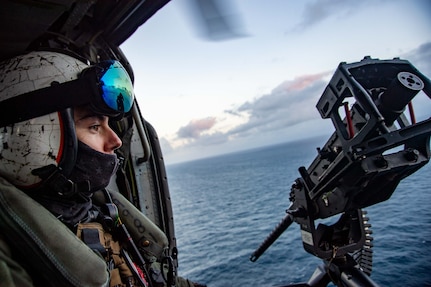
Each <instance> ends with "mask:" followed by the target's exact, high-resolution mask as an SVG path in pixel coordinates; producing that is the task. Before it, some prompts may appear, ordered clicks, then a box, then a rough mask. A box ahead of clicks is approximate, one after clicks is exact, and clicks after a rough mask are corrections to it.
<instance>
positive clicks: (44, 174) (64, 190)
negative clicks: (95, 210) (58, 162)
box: [32, 164, 90, 198]
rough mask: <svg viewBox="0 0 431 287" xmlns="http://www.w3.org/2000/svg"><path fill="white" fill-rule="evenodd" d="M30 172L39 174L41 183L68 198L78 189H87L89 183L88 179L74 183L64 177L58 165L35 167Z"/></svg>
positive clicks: (88, 188)
mask: <svg viewBox="0 0 431 287" xmlns="http://www.w3.org/2000/svg"><path fill="white" fill-rule="evenodd" d="M32 174H34V175H37V176H39V177H40V178H41V179H42V180H43V185H44V186H47V187H48V188H49V190H52V191H54V192H55V193H56V194H57V195H59V196H61V197H66V198H70V197H72V196H74V195H75V194H77V193H78V192H80V191H89V190H90V183H89V182H88V181H85V182H82V183H78V184H77V183H75V182H73V181H71V180H70V179H68V178H66V177H65V176H64V175H63V173H62V169H61V168H60V167H56V166H55V165H53V164H50V165H47V166H44V167H41V168H38V169H35V170H33V171H32Z"/></svg>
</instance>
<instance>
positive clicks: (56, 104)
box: [0, 51, 134, 189]
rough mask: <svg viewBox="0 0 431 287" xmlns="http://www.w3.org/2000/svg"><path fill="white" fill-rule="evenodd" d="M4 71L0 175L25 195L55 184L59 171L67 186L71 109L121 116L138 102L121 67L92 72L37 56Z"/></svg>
mask: <svg viewBox="0 0 431 287" xmlns="http://www.w3.org/2000/svg"><path fill="white" fill-rule="evenodd" d="M118 68H120V69H118ZM0 71H1V74H0V127H1V133H0V140H1V146H0V175H1V176H3V177H5V178H6V179H7V180H9V181H10V182H11V183H12V184H14V185H16V186H18V187H20V188H23V189H28V188H32V187H37V186H38V185H40V183H41V182H42V181H43V180H45V179H48V178H50V180H52V176H53V175H54V169H55V171H56V175H55V176H56V177H58V171H61V175H62V176H61V177H62V178H63V180H64V179H65V180H66V181H67V177H68V175H69V173H70V172H71V170H72V168H73V166H74V165H75V161H76V152H77V139H76V134H75V126H74V121H73V113H72V109H71V107H73V106H78V105H84V104H91V106H92V107H93V108H94V109H95V110H97V112H100V114H104V115H109V116H118V115H120V114H123V113H124V112H128V111H129V110H130V108H131V106H132V104H133V101H134V100H133V99H134V98H133V97H134V95H133V87H132V83H131V81H130V77H129V76H128V74H127V72H126V71H125V70H124V68H123V67H122V66H121V64H120V63H119V62H117V61H106V62H102V63H98V64H96V65H94V66H89V65H87V64H86V63H84V62H83V61H81V60H78V59H77V58H74V57H71V56H69V55H66V54H62V53H58V52H50V51H38V52H30V53H28V54H26V55H22V56H18V57H15V58H12V59H9V60H6V61H3V62H0ZM122 79H123V80H124V81H125V82H124V81H123V82H121V83H118V81H120V80H122ZM119 85H120V86H119ZM53 168H54V169H53Z"/></svg>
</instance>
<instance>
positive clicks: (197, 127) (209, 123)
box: [177, 117, 216, 139]
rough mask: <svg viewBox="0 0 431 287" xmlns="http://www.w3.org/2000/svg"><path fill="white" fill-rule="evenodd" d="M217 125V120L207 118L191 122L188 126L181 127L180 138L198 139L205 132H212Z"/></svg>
mask: <svg viewBox="0 0 431 287" xmlns="http://www.w3.org/2000/svg"><path fill="white" fill-rule="evenodd" d="M215 123H216V118H214V117H207V118H204V119H194V120H191V121H190V122H189V123H188V124H187V125H186V126H183V127H181V128H180V129H179V130H178V132H177V136H178V138H191V139H197V138H199V137H200V136H201V134H202V133H204V132H205V131H208V130H210V129H211V128H212V127H213V126H214V124H215Z"/></svg>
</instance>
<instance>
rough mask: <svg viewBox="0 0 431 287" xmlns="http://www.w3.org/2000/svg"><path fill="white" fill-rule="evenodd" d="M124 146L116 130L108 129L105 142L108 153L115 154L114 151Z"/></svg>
mask: <svg viewBox="0 0 431 287" xmlns="http://www.w3.org/2000/svg"><path fill="white" fill-rule="evenodd" d="M122 144H123V142H122V141H121V139H120V138H119V137H118V135H117V134H116V133H115V132H114V130H112V129H111V128H108V130H107V135H106V142H105V151H106V152H108V153H113V152H114V150H116V149H118V148H120V147H121V145H122Z"/></svg>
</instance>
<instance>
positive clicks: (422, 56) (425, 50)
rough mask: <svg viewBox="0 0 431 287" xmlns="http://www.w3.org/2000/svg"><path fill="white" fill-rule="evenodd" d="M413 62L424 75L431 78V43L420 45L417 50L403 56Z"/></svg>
mask: <svg viewBox="0 0 431 287" xmlns="http://www.w3.org/2000/svg"><path fill="white" fill-rule="evenodd" d="M401 58H403V59H406V60H408V61H409V62H411V63H412V64H413V65H414V66H415V67H416V68H417V69H418V70H419V71H420V72H421V73H422V74H424V75H425V76H427V77H431V61H430V59H431V42H427V43H424V44H422V45H420V46H419V47H418V48H417V49H415V50H413V51H410V52H408V53H406V54H404V55H402V57H401Z"/></svg>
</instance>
